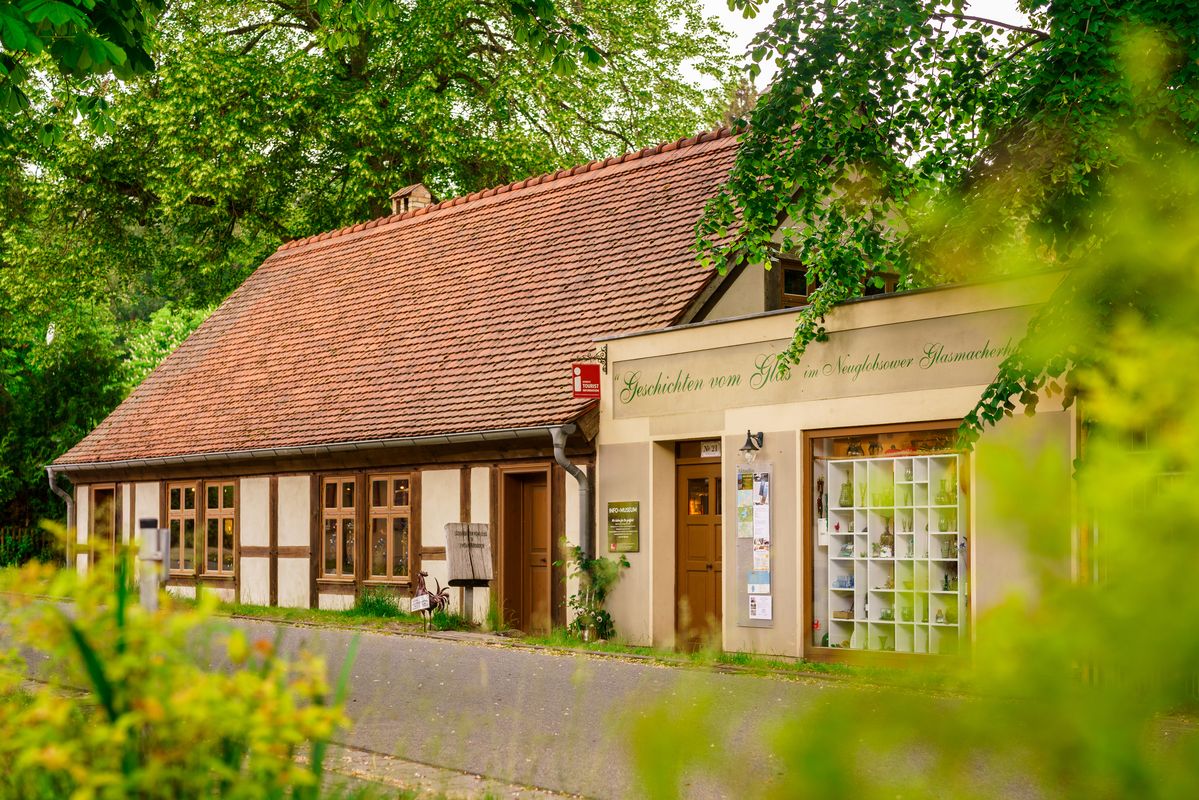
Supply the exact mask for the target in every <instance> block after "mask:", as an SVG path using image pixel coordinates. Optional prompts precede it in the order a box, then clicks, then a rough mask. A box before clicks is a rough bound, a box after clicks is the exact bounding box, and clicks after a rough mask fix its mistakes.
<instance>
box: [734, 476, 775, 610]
mask: <svg viewBox="0 0 1199 800" xmlns="http://www.w3.org/2000/svg"><path fill="white" fill-rule="evenodd" d="M772 476H773V471H772V469H771V466H770V465H769V464H750V465H747V466H741V467H738V468H737V537H736V542H737V572H736V575H735V580H736V586H735V589H736V591H735V594H734V596H735V598H736V603H737V624H738V625H739V626H741V627H744V628H771V627H773V626H774V607H773V606H774V596H773V594H772V588H773V582H772V575H773V572H772V564H771V557H772V549H771V515H770V503H771V500H772V496H771V493H772V489H773V482H772Z"/></svg>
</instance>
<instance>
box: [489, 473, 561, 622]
mask: <svg viewBox="0 0 1199 800" xmlns="http://www.w3.org/2000/svg"><path fill="white" fill-rule="evenodd" d="M503 487H504V489H503V498H502V503H503V522H502V525H503V528H502V531H501V547H502V550H503V556H502V559H501V567H502V573H501V576H500V584H501V589H500V591H501V594H502V596H503V608H504V619H505V621H506V622H507V623H508V624H509V625H512V626H513V627H514V628H517V629H518V630H522V631H525V632H526V633H549V630H550V597H551V592H552V588H553V587H552V586H551V581H552V572H551V570H552V562H553V558H552V557H551V556H552V546H553V545H552V541H551V539H552V536H551V533H550V512H549V482H548V480H547V476H546V473H545V472H535V473H509V474H507V475H505V476H504V481H503Z"/></svg>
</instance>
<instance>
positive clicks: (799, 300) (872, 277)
mask: <svg viewBox="0 0 1199 800" xmlns="http://www.w3.org/2000/svg"><path fill="white" fill-rule="evenodd" d="M775 269H776V270H778V272H779V277H778V281H779V283H780V289H781V294H782V297H781V299H782V306H783V308H797V307H799V306H806V305H807V304H808V296H809V295H811V294H812V292H814V291H816V289H817V288H819V287H820V279H819V278H817V277H816V276H815V275H809V274H808V268H807V266H805V265H804V264H803V263H802V262H800V261H795V260H793V259H789V258H782V257H779V258H777V259H776V261H775ZM898 282H899V275H897V274H896V273H894V272H881V271H878V270H869V271H867V273H866V276H865V277H864V278H863V279H862V295H863V296H866V297H869V296H871V295H876V294H888V293H890V292H894V291H895V288H896V286H897V284H898ZM880 283H881V285H879V284H880Z"/></svg>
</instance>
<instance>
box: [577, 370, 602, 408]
mask: <svg viewBox="0 0 1199 800" xmlns="http://www.w3.org/2000/svg"><path fill="white" fill-rule="evenodd" d="M570 373H571V378H572V386H571V390H572V393H573V395H574V396H575V397H576V398H581V399H584V400H598V399H599V396H600V367H599V364H571V365H570Z"/></svg>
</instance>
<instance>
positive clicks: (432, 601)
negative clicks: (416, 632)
mask: <svg viewBox="0 0 1199 800" xmlns="http://www.w3.org/2000/svg"><path fill="white" fill-rule="evenodd" d="M427 577H429V573H427V572H418V573H417V574H416V591H415V592H414V593H413V595H412V596H413V597H420V596H421V595H422V594H427V595H429V607H428V608H426V609H423V610H422V611H421V612H420V613H421V615H422V616H423V617H424V618H425V630H428V629H429V622H430V621H431V620H432V619H433V613H434V612H436V611H448V610H449V607H450V590H449V589H443V588H442V587H441V581H439V580H437V579H436V578H434V579H433V582H434V583H435V584H437V591H436V592H430V591H429V587H428V586H427V585H426V584H425V578H427Z"/></svg>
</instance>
